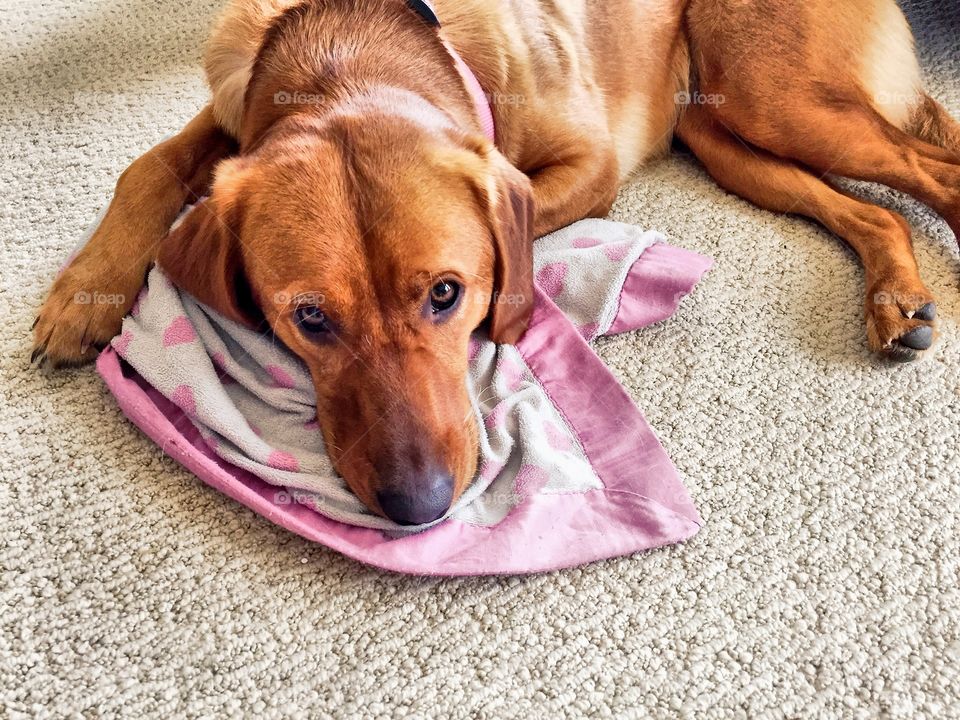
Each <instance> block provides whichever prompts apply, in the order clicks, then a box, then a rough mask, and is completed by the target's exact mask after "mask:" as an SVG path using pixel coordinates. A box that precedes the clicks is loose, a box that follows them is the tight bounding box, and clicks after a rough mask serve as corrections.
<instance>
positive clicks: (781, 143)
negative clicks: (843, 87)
mask: <svg viewBox="0 0 960 720" xmlns="http://www.w3.org/2000/svg"><path fill="white" fill-rule="evenodd" d="M721 112H722V111H721ZM737 125H738V127H737V133H738V134H741V136H742V137H744V138H745V139H746V140H748V141H750V142H756V141H757V140H759V141H761V142H759V144H760V145H761V146H762V147H765V148H766V149H768V150H770V151H771V152H773V153H775V154H777V155H779V156H781V157H787V158H792V159H794V160H797V161H799V162H801V163H804V164H805V165H809V166H810V167H812V168H813V169H814V170H816V171H818V172H820V173H832V174H834V175H841V176H843V177H849V178H853V179H856V180H869V181H872V182H878V183H883V184H884V185H888V186H890V187H892V188H895V189H897V190H900V191H901V192H905V193H907V194H908V195H912V196H913V197H915V198H917V199H918V200H920V201H921V202H923V203H924V204H926V205H927V206H929V207H930V208H932V209H933V210H935V211H936V212H937V213H939V214H940V216H941V217H943V218H944V219H945V220H946V221H947V223H948V224H949V225H950V227H951V228H952V229H953V231H954V233H955V234H956V235H957V237H958V238H960V162H958V159H957V157H956V156H955V155H954V154H953V153H952V152H951V151H949V150H944V149H943V148H939V147H936V146H934V145H930V144H929V143H926V142H923V141H922V140H917V139H916V138H915V137H913V136H911V135H909V134H907V133H906V132H904V131H902V130H900V129H898V128H896V127H894V126H893V125H891V124H890V123H888V122H887V121H886V120H884V119H883V118H882V117H881V116H880V115H879V114H878V113H877V112H876V111H874V110H873V109H872V108H870V107H868V106H865V105H862V104H860V103H856V102H851V103H849V104H847V103H844V104H843V105H842V106H839V107H825V106H823V105H819V104H818V103H817V101H816V100H815V99H814V98H810V103H809V106H807V107H805V108H804V111H803V112H802V113H800V114H797V115H794V116H792V117H784V118H783V119H782V120H781V121H780V122H779V123H778V124H777V126H776V127H775V128H766V129H765V130H764V131H763V132H762V133H756V131H755V130H753V129H751V128H750V127H744V126H743V125H742V124H740V123H737ZM826 128H829V130H826ZM758 136H759V137H758Z"/></svg>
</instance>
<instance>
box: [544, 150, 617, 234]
mask: <svg viewBox="0 0 960 720" xmlns="http://www.w3.org/2000/svg"><path fill="white" fill-rule="evenodd" d="M563 145H566V146H568V147H570V145H569V140H567V141H566V142H564V144H563ZM572 146H573V148H575V149H572V150H571V151H569V152H565V151H563V150H562V147H563V146H562V145H559V144H558V145H554V146H553V149H552V150H551V151H550V153H549V155H550V158H549V160H548V161H545V162H544V164H543V165H541V166H539V167H538V168H537V169H536V170H535V171H532V172H531V171H528V172H527V174H528V175H529V176H530V182H531V184H532V186H533V199H534V203H533V206H534V220H533V229H534V237H542V236H543V235H546V234H547V233H550V232H553V231H554V230H559V229H560V228H562V227H566V226H567V225H569V224H570V223H573V222H576V221H577V220H582V219H583V218H587V217H603V216H605V215H606V214H607V213H609V212H610V208H611V207H612V206H613V202H614V200H615V199H616V197H617V190H618V181H617V160H616V154H615V152H614V150H613V145H612V143H610V144H606V145H599V144H596V143H594V142H591V141H589V140H586V139H584V140H583V141H582V142H576V143H573V145H572ZM558 153H559V154H558Z"/></svg>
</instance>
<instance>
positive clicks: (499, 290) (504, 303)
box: [487, 150, 534, 344]
mask: <svg viewBox="0 0 960 720" xmlns="http://www.w3.org/2000/svg"><path fill="white" fill-rule="evenodd" d="M491 154H492V155H494V158H493V159H492V163H493V167H494V170H493V174H492V177H491V178H490V179H489V180H488V187H487V212H488V215H489V222H490V225H491V226H492V228H493V240H494V253H495V258H494V270H493V297H492V298H491V302H490V327H489V333H490V339H491V340H493V341H494V342H496V343H511V344H512V343H516V342H517V341H518V340H519V339H520V337H521V336H522V335H523V333H524V332H525V331H526V329H527V325H529V323H530V315H531V313H532V312H533V239H534V238H533V190H532V189H531V187H530V179H529V178H528V177H527V176H526V175H524V174H523V173H522V172H520V171H519V170H517V169H516V168H515V167H514V166H513V165H511V164H510V163H509V162H507V160H506V158H504V157H503V156H502V155H500V153H499V152H497V151H496V150H492V151H491Z"/></svg>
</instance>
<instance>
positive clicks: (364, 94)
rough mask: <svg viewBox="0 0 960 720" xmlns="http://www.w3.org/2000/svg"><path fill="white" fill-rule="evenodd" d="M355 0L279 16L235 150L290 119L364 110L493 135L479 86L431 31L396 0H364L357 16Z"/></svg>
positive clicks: (247, 103) (254, 81)
mask: <svg viewBox="0 0 960 720" xmlns="http://www.w3.org/2000/svg"><path fill="white" fill-rule="evenodd" d="M353 5H354V3H351V2H347V3H344V4H333V3H331V4H328V5H319V4H314V3H305V4H303V5H299V6H295V7H294V8H292V9H291V10H289V11H287V12H286V13H284V14H283V15H282V16H281V17H280V18H279V19H278V20H277V22H276V23H275V25H274V27H273V28H272V29H271V31H270V32H269V33H268V35H267V37H266V39H265V41H264V43H263V46H262V47H261V50H260V53H259V55H258V57H257V60H256V62H255V64H254V68H253V75H252V79H251V81H250V84H249V86H248V89H247V94H246V99H245V111H244V114H243V115H244V117H243V126H242V128H241V136H240V144H241V152H250V151H252V150H255V149H256V148H257V147H259V146H261V145H262V144H263V143H264V142H266V141H268V140H269V137H270V135H271V134H272V133H273V132H274V130H275V129H278V128H283V127H285V126H287V127H288V126H289V125H290V123H289V122H286V121H288V120H295V121H301V122H302V121H309V122H310V124H315V123H316V122H317V121H318V120H319V121H321V122H323V121H324V120H329V119H333V118H335V117H337V116H342V115H344V114H353V113H357V112H360V111H363V110H366V111H373V112H379V113H387V114H393V115H398V116H400V117H403V118H406V119H408V120H414V121H416V122H418V123H420V124H425V125H426V126H428V127H433V128H440V127H441V126H444V127H446V126H449V129H456V130H459V131H460V132H463V133H468V134H479V135H484V136H487V137H488V138H490V139H492V115H491V114H490V112H489V107H488V106H486V105H485V100H484V99H483V97H482V91H481V90H480V88H479V84H478V83H476V79H475V78H474V77H473V76H472V73H470V71H469V69H467V68H466V67H465V65H462V60H459V57H458V56H457V54H456V52H455V51H454V50H452V48H449V47H448V46H447V45H446V44H445V43H444V42H443V40H442V39H441V37H440V35H439V34H438V31H437V29H436V28H434V27H431V25H430V24H429V23H427V22H425V21H424V20H423V19H422V18H421V17H419V16H418V15H417V13H415V12H412V11H411V9H410V8H407V7H404V6H403V4H402V3H396V2H389V1H388V0H387V1H384V0H381V2H372V3H364V4H363V8H364V13H365V15H364V17H363V19H362V21H358V19H357V13H358V11H359V9H358V7H352V6H353ZM357 5H358V6H359V3H358V4H357ZM358 22H363V23H365V27H364V28H363V30H362V31H360V30H359V29H358ZM371 25H372V26H373V28H374V29H375V31H374V32H371ZM471 81H472V82H473V83H475V85H473V86H471ZM481 103H483V105H481ZM484 109H485V110H486V113H484Z"/></svg>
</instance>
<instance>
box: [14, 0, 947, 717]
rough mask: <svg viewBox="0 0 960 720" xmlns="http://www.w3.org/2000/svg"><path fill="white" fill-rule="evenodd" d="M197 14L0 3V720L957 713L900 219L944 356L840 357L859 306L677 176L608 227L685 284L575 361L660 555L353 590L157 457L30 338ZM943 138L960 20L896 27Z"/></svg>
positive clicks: (822, 246) (667, 169) (918, 210)
mask: <svg viewBox="0 0 960 720" xmlns="http://www.w3.org/2000/svg"><path fill="white" fill-rule="evenodd" d="M218 6H219V0H195V1H193V2H182V0H115V1H114V2H79V1H78V0H32V1H31V2H23V1H22V0H0V38H2V41H3V42H2V43H0V54H2V59H3V61H2V62H0V153H2V155H3V160H2V162H0V193H2V195H3V202H2V203H0V300H2V307H3V308H4V313H3V316H2V319H0V321H2V323H3V327H4V332H3V333H2V334H0V343H2V352H0V475H2V482H0V717H10V718H27V717H54V716H57V717H76V718H81V717H98V716H99V717H119V716H123V717H157V716H162V717H167V718H174V717H178V718H179V717H194V718H198V717H224V716H229V717H241V716H244V715H247V716H256V717H260V718H274V717H282V716H291V717H296V716H300V717H316V718H325V717H388V716H389V717H408V718H422V717H428V716H440V717H446V718H473V717H480V718H493V717H496V718H508V717H518V718H540V717H582V716H584V715H590V716H592V717H597V718H608V717H609V718H612V717H653V718H697V719H698V720H700V719H701V718H702V719H704V720H711V719H713V718H751V719H753V718H758V719H765V718H783V717H790V718H865V719H866V718H870V719H872V718H903V719H912V718H924V717H926V718H950V717H957V716H958V707H957V703H958V699H960V675H958V669H960V593H958V586H960V577H958V575H960V567H958V558H960V533H958V530H960V527H958V525H960V523H958V520H957V518H958V512H960V511H958V508H960V390H958V389H960V331H958V328H957V322H958V318H960V287H958V286H960V253H958V250H957V243H956V241H955V239H954V238H953V237H952V235H951V233H950V232H949V230H948V229H947V227H946V225H945V224H944V223H943V222H942V221H941V220H939V219H938V218H937V217H936V216H934V215H933V214H932V213H931V212H930V211H928V210H927V209H925V208H923V207H922V206H920V205H918V204H917V203H915V202H913V201H912V200H910V199H909V198H905V197H903V196H902V195H900V194H898V193H895V192H891V191H888V190H886V189H883V188H878V187H874V186H857V187H856V190H857V191H858V192H861V193H863V194H864V195H866V196H867V197H869V198H871V199H873V200H875V201H878V202H881V203H883V204H885V205H887V206H889V207H892V208H894V209H896V210H898V211H900V212H902V213H903V214H904V215H905V217H906V218H907V219H908V220H909V222H910V223H911V225H912V226H913V228H914V231H915V244H916V248H917V253H918V257H919V263H920V267H921V270H922V272H923V276H924V278H925V280H926V282H927V284H928V285H929V286H930V288H931V290H932V291H933V292H934V293H935V294H936V296H937V299H938V303H939V308H940V314H941V317H942V326H941V331H942V338H941V340H940V343H939V344H938V346H937V348H936V349H935V351H934V352H933V354H932V356H931V357H930V358H929V359H927V360H925V361H924V362H922V363H919V364H916V365H910V366H896V367H891V366H887V365H885V364H882V363H879V362H877V361H875V360H874V359H873V358H871V357H870V356H869V354H868V353H867V351H866V349H865V333H864V329H863V323H862V299H863V274H862V272H861V270H860V269H859V268H858V267H857V264H856V261H855V258H854V257H853V255H852V253H851V252H850V251H849V250H847V249H846V248H844V247H843V245H842V244H841V243H839V242H838V241H837V240H836V239H835V238H833V237H831V236H830V235H829V233H827V232H825V231H823V230H822V229H820V228H819V227H817V226H816V225H814V224H812V223H809V222H807V221H804V220H800V219H797V218H792V217H778V216H776V215H773V214H771V213H768V212H764V211H762V210H758V209H756V208H754V207H753V206H751V205H750V204H748V203H746V202H744V201H742V200H739V199H737V198H735V197H733V196H731V195H728V194H727V193H725V192H723V191H722V190H720V189H718V188H717V187H716V186H715V184H714V183H713V182H712V181H711V180H710V179H709V178H708V177H707V176H706V174H705V173H704V172H703V170H702V169H701V167H700V166H699V165H698V164H697V163H696V162H695V161H693V160H692V159H690V158H688V157H685V156H682V155H679V156H674V157H673V158H671V159H670V160H666V161H664V162H662V163H658V164H656V165H654V166H653V167H650V168H649V169H647V170H646V171H644V172H643V173H642V174H641V175H640V176H639V177H638V178H637V179H636V180H635V181H634V182H633V183H631V184H630V185H629V186H628V187H626V188H624V189H623V191H622V192H621V194H620V199H619V202H618V203H617V206H616V208H615V210H614V213H613V218H614V219H616V220H619V221H622V222H628V223H632V224H636V225H639V226H642V227H649V228H656V229H658V230H660V231H662V232H663V233H664V234H665V235H667V236H669V237H670V238H673V239H674V241H675V242H678V243H679V244H682V245H683V246H685V247H687V248H690V249H692V250H696V251H698V252H701V253H703V254H704V255H709V256H711V257H714V258H715V259H716V265H715V267H714V269H713V270H712V271H711V272H710V273H709V274H708V275H707V276H706V278H705V279H704V281H703V283H702V284H701V285H700V286H699V287H698V289H697V290H696V291H695V292H694V294H693V296H691V298H690V299H689V301H688V304H687V305H686V307H687V311H685V312H682V313H680V314H679V315H677V316H676V317H675V318H673V319H671V320H670V321H669V322H667V323H664V324H662V325H660V326H657V327H651V328H647V329H645V330H643V331H641V332H638V333H633V334H628V335H624V336H618V337H615V338H610V339H607V340H601V341H598V343H597V347H598V351H599V352H600V354H601V355H602V356H603V358H604V359H605V361H606V362H607V364H608V365H610V367H611V368H612V369H613V371H614V373H615V374H616V375H617V377H618V378H619V379H620V380H621V381H622V382H623V383H624V385H625V386H626V387H627V388H628V390H629V392H630V394H631V395H632V397H633V399H634V400H635V402H636V404H637V405H638V406H639V407H641V408H643V409H644V412H645V413H646V414H647V417H648V419H649V420H650V423H651V424H652V425H653V426H654V427H655V428H657V430H658V432H659V434H660V436H661V437H662V438H663V440H664V444H665V446H666V449H667V451H668V453H669V454H670V456H671V458H673V460H674V462H675V463H676V464H677V466H678V467H679V469H680V471H681V473H682V474H683V476H684V477H686V478H690V483H689V485H688V487H689V490H690V492H691V495H693V496H694V497H695V498H696V499H697V503H698V507H699V508H700V509H701V511H702V514H703V516H704V520H705V521H706V525H705V527H704V529H703V530H702V531H701V532H700V533H699V534H698V535H697V536H696V537H695V538H694V539H693V540H692V541H690V542H687V543H685V544H683V545H680V546H673V547H670V548H668V549H666V550H664V551H655V552H652V553H646V554H643V555H641V556H638V557H632V558H622V559H618V560H611V561H607V562H602V563H597V564H594V565H591V566H589V567H586V568H583V569H580V570H572V571H563V572H558V573H551V574H546V575H539V576H533V577H527V578H522V579H516V578H499V579H494V578H482V579H459V580H423V579H417V578H411V577H402V576H397V575H391V574H386V573H380V572H377V571H374V570H371V569H369V568H364V567H361V566H359V565H358V564H357V563H354V562H351V561H349V560H346V559H344V558H342V557H340V556H339V555H337V554H336V553H334V552H332V551H329V550H325V549H323V548H320V547H317V546H315V545H312V544H310V543H309V542H307V541H305V540H301V539H299V538H298V537H296V536H294V535H292V534H291V533H289V532H287V531H285V530H283V529H282V528H279V527H276V526H274V525H272V524H271V523H269V522H268V521H267V520H265V519H262V518H260V517H258V516H256V515H255V514H254V513H252V512H250V511H247V510H245V509H243V508H241V507H240V506H239V505H237V504H236V503H234V502H232V501H230V500H229V499H227V498H224V497H223V496H222V495H221V494H219V493H218V492H216V491H215V490H213V489H211V488H209V487H207V486H206V485H204V484H203V483H201V482H200V481H199V480H197V479H196V478H194V477H193V476H191V475H190V474H189V473H187V472H186V471H184V470H182V469H181V468H180V467H179V466H178V465H177V464H176V463H175V462H174V461H173V460H171V459H170V458H167V457H165V456H164V455H163V454H162V453H161V452H160V450H159V449H158V448H157V447H156V446H155V445H154V443H152V442H151V441H150V440H149V439H148V438H146V437H144V436H143V435H142V434H141V433H140V432H139V431H138V430H137V429H136V428H135V427H133V425H131V424H130V423H129V422H128V421H127V420H126V419H125V418H124V417H123V416H122V414H121V413H120V411H119V410H118V409H117V407H116V404H115V403H114V402H113V400H112V398H111V396H110V395H109V394H108V393H107V391H106V390H105V388H104V387H103V383H102V382H101V380H100V379H99V378H98V377H97V376H96V374H95V373H94V371H93V370H92V369H90V368H85V369H80V370H75V371H69V372H63V373H51V374H39V373H37V372H35V371H33V370H30V369H29V368H28V359H29V354H30V353H29V342H28V339H27V338H28V331H29V327H30V324H31V322H32V321H33V318H34V312H35V310H36V308H37V307H38V306H39V304H40V302H41V301H42V298H43V294H44V292H45V291H46V288H47V286H48V284H49V282H50V280H51V279H52V277H53V275H54V273H55V272H56V270H57V268H58V266H59V264H60V263H61V262H62V260H63V258H64V257H65V256H66V255H67V254H68V253H69V251H70V249H71V248H72V247H73V246H74V245H75V243H76V240H77V238H78V237H79V236H80V234H81V233H82V232H83V229H84V228H85V227H86V226H87V225H88V224H89V222H90V219H91V216H92V214H93V212H95V210H96V208H98V207H101V206H102V205H103V204H104V202H105V201H106V200H107V199H108V198H109V195H110V193H111V192H112V190H113V186H114V183H115V181H116V178H117V176H118V175H119V174H120V172H121V171H122V170H123V169H124V167H125V166H126V165H127V164H129V162H130V161H131V160H132V159H133V158H134V157H136V156H137V155H138V154H139V153H141V152H143V151H144V150H145V149H146V148H148V147H149V146H151V145H152V144H154V143H156V142H158V141H159V140H160V139H161V138H163V137H164V136H166V135H169V134H170V133H172V132H175V131H176V130H177V129H178V128H180V127H182V126H183V124H185V122H186V121H187V120H188V119H189V118H190V117H192V116H193V115H194V114H195V112H196V111H197V109H198V108H200V107H201V106H202V104H203V103H204V101H205V99H206V97H207V93H206V90H205V88H204V86H203V82H202V78H201V75H200V72H199V70H198V57H199V48H200V44H201V42H202V40H203V37H204V32H205V29H206V27H207V25H208V24H209V22H210V21H211V19H212V17H213V15H214V13H215V12H216V10H217V8H218ZM908 10H909V15H910V18H911V19H912V21H913V22H914V24H915V27H916V28H917V30H918V36H919V43H920V54H921V59H922V63H923V67H924V72H925V77H926V80H927V83H928V87H929V88H930V90H931V92H932V93H933V94H934V95H935V96H936V97H938V98H939V99H941V100H942V101H943V102H945V103H946V105H947V106H948V107H949V108H950V109H951V111H952V112H953V113H954V114H955V115H958V116H960V57H958V49H957V38H958V37H960V18H958V15H960V5H958V4H957V2H956V0H940V1H939V2H921V1H919V0H916V1H914V2H912V3H910V5H909V7H908Z"/></svg>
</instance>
